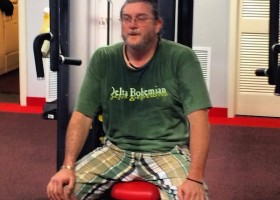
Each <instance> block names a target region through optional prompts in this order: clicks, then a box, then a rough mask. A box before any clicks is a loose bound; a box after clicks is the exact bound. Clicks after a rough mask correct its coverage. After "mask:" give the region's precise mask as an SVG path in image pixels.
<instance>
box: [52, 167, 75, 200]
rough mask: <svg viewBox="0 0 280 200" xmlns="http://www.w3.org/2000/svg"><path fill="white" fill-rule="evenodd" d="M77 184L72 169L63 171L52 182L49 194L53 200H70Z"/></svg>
mask: <svg viewBox="0 0 280 200" xmlns="http://www.w3.org/2000/svg"><path fill="white" fill-rule="evenodd" d="M74 184H75V173H74V170H71V169H61V170H60V171H58V172H57V173H56V174H55V175H54V176H53V177H52V178H51V180H50V182H49V184H48V186H47V194H48V197H49V198H50V199H51V200H69V199H71V197H70V196H71V193H72V190H73V188H74Z"/></svg>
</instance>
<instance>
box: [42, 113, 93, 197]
mask: <svg viewBox="0 0 280 200" xmlns="http://www.w3.org/2000/svg"><path fill="white" fill-rule="evenodd" d="M91 125H92V119H91V118H89V117H87V116H85V115H83V114H82V113H80V112H76V111H75V112H73V114H72V117H71V119H70V122H69V125H68V129H67V135H66V148H65V158H64V163H63V165H64V166H67V167H65V168H63V169H61V170H59V171H58V172H57V173H56V174H55V175H54V176H53V177H52V178H51V180H50V182H49V184H48V187H47V193H48V197H49V198H50V199H55V200H62V199H70V194H71V192H72V190H73V187H74V184H75V173H74V170H73V169H74V164H75V162H76V159H77V157H78V155H79V153H80V151H81V149H82V147H83V145H84V143H85V140H86V138H87V136H88V133H89V129H90V127H91Z"/></svg>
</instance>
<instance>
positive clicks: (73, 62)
mask: <svg viewBox="0 0 280 200" xmlns="http://www.w3.org/2000/svg"><path fill="white" fill-rule="evenodd" d="M59 61H60V63H61V64H66V65H77V66H79V65H81V64H82V60H80V59H74V58H69V57H64V56H63V55H60V56H59Z"/></svg>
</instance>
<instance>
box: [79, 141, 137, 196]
mask: <svg viewBox="0 0 280 200" xmlns="http://www.w3.org/2000/svg"><path fill="white" fill-rule="evenodd" d="M110 145H111V144H110V142H108V141H107V142H106V144H105V146H103V147H101V148H97V149H96V150H94V151H93V152H91V153H90V154H88V155H86V156H85V157H84V158H82V159H81V160H80V161H78V162H77V165H76V167H75V169H76V184H75V189H74V194H75V196H76V198H77V199H98V198H99V197H100V196H101V195H102V194H103V193H104V192H105V191H106V190H108V189H109V188H111V186H112V185H113V184H114V183H115V182H117V181H119V180H120V179H121V178H122V177H123V176H125V175H126V174H129V173H131V172H132V171H134V167H133V165H132V164H131V163H132V162H131V159H130V157H129V155H125V154H126V153H125V152H124V151H117V150H115V149H113V148H111V147H110Z"/></svg>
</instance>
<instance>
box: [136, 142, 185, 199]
mask: <svg viewBox="0 0 280 200" xmlns="http://www.w3.org/2000/svg"><path fill="white" fill-rule="evenodd" d="M141 165H142V166H141V169H142V173H143V178H144V179H145V180H147V181H149V182H152V183H154V184H155V185H157V186H158V187H159V190H160V196H161V199H162V200H169V199H170V200H171V199H172V200H173V199H178V195H177V191H178V188H179V187H180V185H181V184H182V183H183V182H184V181H185V180H186V178H187V176H188V171H189V167H190V153H189V150H188V148H187V147H178V146H176V147H175V148H174V149H172V150H171V151H170V152H168V153H163V154H160V153H155V154H143V158H142V159H141Z"/></svg>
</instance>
